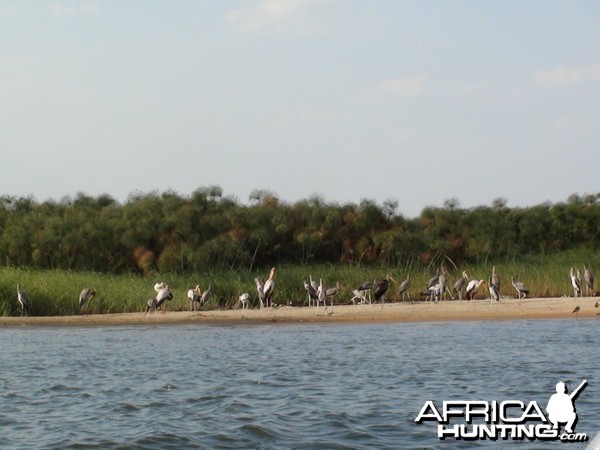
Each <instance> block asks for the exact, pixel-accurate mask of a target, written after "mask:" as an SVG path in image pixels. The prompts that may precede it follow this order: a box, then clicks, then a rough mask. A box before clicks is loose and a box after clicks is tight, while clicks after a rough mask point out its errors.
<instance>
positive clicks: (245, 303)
mask: <svg viewBox="0 0 600 450" xmlns="http://www.w3.org/2000/svg"><path fill="white" fill-rule="evenodd" d="M238 299H239V301H240V303H241V304H242V309H248V308H249V307H250V300H251V298H250V294H248V293H247V292H244V293H243V294H242V295H240V296H239V297H238Z"/></svg>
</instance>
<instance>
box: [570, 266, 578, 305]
mask: <svg viewBox="0 0 600 450" xmlns="http://www.w3.org/2000/svg"><path fill="white" fill-rule="evenodd" d="M569 276H570V277H571V286H573V296H574V297H575V298H577V295H579V296H580V297H581V279H580V278H579V271H577V274H575V269H574V268H573V267H571V270H570V271H569Z"/></svg>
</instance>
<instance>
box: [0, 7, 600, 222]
mask: <svg viewBox="0 0 600 450" xmlns="http://www.w3.org/2000/svg"><path fill="white" fill-rule="evenodd" d="M599 24H600V2H598V1H568V2H566V1H554V0H537V1H536V0H530V1H521V0H518V1H515V0H506V1H486V2H482V1H458V0H455V1H452V0H448V1H427V0H416V1H408V0H407V1H404V0H360V1H356V0H243V1H240V0H229V1H216V0H215V1H209V0H191V1H186V0H177V1H167V0H164V1H153V0H139V1H134V0H114V1H111V0H106V1H94V0H82V1H67V0H60V1H56V2H53V1H47V0H44V1H33V0H32V1H11V0H3V1H2V2H0V55H2V57H1V58H0V155H1V158H0V167H2V174H3V176H2V177H1V178H0V195H10V196H18V197H25V196H33V197H34V198H35V199H36V200H38V201H46V200H56V201H59V200H61V199H63V198H65V197H68V196H71V197H75V196H76V195H77V194H78V193H84V194H86V195H91V196H99V195H102V194H109V195H110V196H112V197H114V198H115V199H117V200H119V201H126V200H127V198H128V197H129V196H130V195H131V194H135V193H150V192H159V193H162V192H165V191H174V192H176V193H178V194H180V195H182V196H189V195H191V194H192V193H193V192H194V191H195V190H197V189H198V188H202V187H206V186H210V185H218V186H220V187H221V188H222V189H223V194H224V195H225V196H231V197H234V198H235V199H237V200H238V201H239V202H240V203H242V204H245V203H248V202H249V196H250V193H251V192H252V191H254V190H256V189H264V190H268V191H271V192H273V193H275V194H276V195H277V196H278V197H279V198H280V199H281V200H282V201H285V202H290V203H294V202H296V201H300V200H305V199H309V198H312V197H314V196H315V195H316V196H320V197H321V198H322V199H324V200H325V201H327V202H336V203H346V202H351V203H359V202H361V201H362V200H364V199H369V200H373V201H376V202H377V203H382V202H384V201H386V200H390V199H392V200H393V199H395V200H397V201H398V209H397V213H399V214H402V215H404V216H406V217H417V216H418V215H419V214H420V213H421V211H422V210H423V209H424V208H426V207H428V206H443V204H444V202H445V201H446V200H448V199H451V198H452V199H457V200H458V201H459V205H460V206H461V207H463V208H470V207H475V206H481V205H490V204H491V203H492V202H493V201H494V200H495V199H498V198H504V199H506V200H507V205H508V206H509V207H526V206H534V205H537V204H541V203H544V202H547V201H549V202H552V203H557V202H563V201H566V200H567V198H568V197H569V196H570V195H571V194H573V193H576V194H579V195H584V194H587V193H598V192H600V26H599Z"/></svg>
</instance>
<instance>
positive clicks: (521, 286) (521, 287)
mask: <svg viewBox="0 0 600 450" xmlns="http://www.w3.org/2000/svg"><path fill="white" fill-rule="evenodd" d="M510 282H511V284H512V285H513V287H514V288H515V289H516V291H517V295H518V296H519V300H521V299H522V298H523V299H524V298H525V297H527V294H529V289H528V288H527V286H525V283H523V282H522V281H517V280H515V277H512V278H511V280H510ZM521 295H522V297H521Z"/></svg>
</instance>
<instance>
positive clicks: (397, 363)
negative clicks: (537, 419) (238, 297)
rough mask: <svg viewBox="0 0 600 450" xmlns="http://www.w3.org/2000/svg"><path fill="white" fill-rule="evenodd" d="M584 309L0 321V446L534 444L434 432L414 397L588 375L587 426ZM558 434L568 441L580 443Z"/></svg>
mask: <svg viewBox="0 0 600 450" xmlns="http://www.w3.org/2000/svg"><path fill="white" fill-rule="evenodd" d="M597 329H598V323H597V321H594V320H553V321H510V322H464V323H462V322H449V323H414V324H406V323H402V324H377V325H265V326H247V327H243V326H235V327H234V326H230V327H227V326H224V327H223V326H208V325H180V326H164V325H148V326H135V327H123V326H119V327H98V328H95V327H86V328H68V327H67V328H36V327H23V328H5V329H0V338H1V340H2V352H1V356H0V363H1V365H0V397H1V408H0V431H1V432H2V438H1V441H0V447H2V448H15V449H30V448H44V449H76V448H77V449H84V448H96V447H99V448H141V449H165V448H173V449H175V448H177V449H181V448H231V449H238V448H438V447H441V446H442V445H444V444H446V445H445V446H446V447H448V446H449V447H453V448H454V447H457V446H459V447H460V448H468V447H479V446H491V445H495V444H496V445H497V444H500V445H502V446H507V445H509V444H510V445H513V444H515V445H519V444H523V445H520V447H521V448H549V447H559V446H563V445H565V444H562V443H559V442H538V441H535V442H529V441H525V442H515V441H499V442H493V441H492V442H490V441H485V442H464V441H450V442H448V441H445V442H441V441H439V440H438V439H437V437H436V435H435V427H434V426H433V425H431V424H416V423H415V422H414V419H415V417H416V415H417V414H418V412H419V411H420V409H421V407H422V406H423V404H424V402H425V401H426V400H434V401H436V403H439V404H441V402H442V400H450V399H462V400H482V399H484V400H507V399H521V400H523V401H525V402H528V401H531V400H535V401H537V402H539V403H540V405H542V407H545V405H546V403H547V401H548V399H549V397H550V395H551V394H552V393H553V392H554V386H555V383H556V382H557V381H559V380H563V381H565V382H566V383H567V384H568V386H569V387H570V388H571V389H574V387H575V386H577V384H579V383H580V382H581V380H582V379H584V378H586V379H587V380H588V382H589V385H588V386H587V387H586V389H585V390H584V391H583V392H582V393H581V395H580V396H579V398H578V399H577V401H576V406H577V411H578V413H579V422H578V424H577V429H576V431H578V432H586V433H588V435H589V436H590V439H591V438H593V436H594V435H595V434H596V433H597V432H598V431H599V428H598V417H600V387H599V386H600V382H599V380H598V376H597V375H596V374H597V373H598V368H599V363H598V355H599V352H598V340H597V331H596V330H597ZM581 447H583V446H582V445H581V444H569V445H568V448H581Z"/></svg>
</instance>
